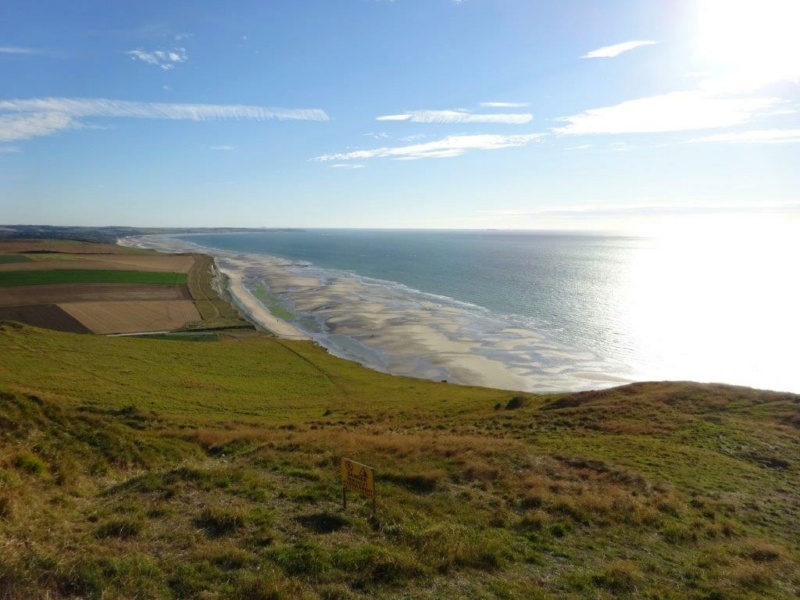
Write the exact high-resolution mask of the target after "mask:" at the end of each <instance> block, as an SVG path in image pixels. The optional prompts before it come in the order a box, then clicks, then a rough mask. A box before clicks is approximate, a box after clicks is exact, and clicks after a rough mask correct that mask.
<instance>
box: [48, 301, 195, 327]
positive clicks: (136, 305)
mask: <svg viewBox="0 0 800 600" xmlns="http://www.w3.org/2000/svg"><path fill="white" fill-rule="evenodd" d="M59 306H60V307H61V308H63V309H64V310H65V311H66V312H67V313H68V314H70V315H72V316H73V317H75V318H76V319H77V320H78V321H80V322H81V323H83V324H84V325H85V326H86V327H88V328H89V329H90V330H91V331H92V332H94V333H135V332H138V331H169V330H173V329H178V328H180V327H182V326H183V325H185V324H186V323H189V322H192V321H199V320H200V313H198V312H197V308H195V305H194V303H193V302H192V301H191V300H170V301H165V302H159V301H123V302H73V303H62V304H59Z"/></svg>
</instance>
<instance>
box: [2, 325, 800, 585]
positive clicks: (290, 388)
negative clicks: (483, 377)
mask: <svg viewBox="0 0 800 600" xmlns="http://www.w3.org/2000/svg"><path fill="white" fill-rule="evenodd" d="M220 339H221V340H222V341H217V342H214V341H211V342H206V343H194V342H187V341H169V340H159V339H144V338H115V337H104V336H78V335H72V334H62V333H57V332H49V331H44V330H38V329H35V328H30V327H25V326H19V325H11V324H0V347H2V348H3V360H2V361H0V427H2V431H3V435H2V437H0V509H2V510H1V512H0V514H1V515H2V516H0V519H2V520H1V521H0V584H1V587H2V589H3V591H4V600H21V599H23V598H31V597H38V598H54V599H61V598H75V599H77V598H105V599H119V600H121V599H123V598H124V599H127V598H154V599H173V598H174V599H178V598H220V599H231V600H232V599H241V598H290V599H295V598H300V599H309V600H311V599H329V598H344V599H349V600H354V599H359V598H389V599H398V600H399V599H408V598H422V599H430V600H433V599H438V598H455V599H467V598H469V599H472V598H505V599H512V600H513V599H520V600H521V599H525V600H528V599H531V598H533V599H550V598H552V599H561V598H567V599H570V598H572V599H579V598H598V599H608V600H610V599H612V598H662V599H695V600H701V599H704V600H707V599H709V598H726V599H727V598H731V599H734V600H750V599H752V600H756V599H762V598H776V599H784V598H785V599H789V598H796V597H797V596H798V593H800V576H798V573H800V548H799V547H798V542H797V541H798V539H800V441H798V436H797V428H798V427H799V426H800V396H797V395H793V394H786V393H776V392H764V391H757V390H750V389H746V388H737V387H731V386H722V385H700V384H693V383H680V382H673V383H665V382H662V383H639V384H633V385H628V386H625V387H621V388H615V389H610V390H604V391H602V392H585V393H578V394H551V395H547V396H537V395H533V394H514V393H511V392H503V391H499V390H491V389H485V388H468V387H461V386H456V385H452V384H444V383H435V382H430V381H419V380H413V379H408V378H402V377H392V376H389V375H385V374H382V373H378V372H374V371H369V370H367V369H364V368H362V367H360V366H359V365H357V364H355V363H352V362H347V361H343V360H340V359H337V358H336V357H333V356H331V355H329V354H327V353H326V352H324V351H323V350H322V349H320V348H318V347H315V346H314V345H313V344H312V343H310V342H286V341H282V340H278V339H275V338H270V337H267V336H263V335H259V334H256V333H254V332H243V333H236V334H235V337H234V336H231V337H229V336H228V335H227V334H225V335H221V336H220ZM39 357H46V358H39ZM341 456H347V457H349V458H352V459H354V460H357V461H359V462H363V463H365V464H368V465H370V466H373V467H374V468H375V469H376V485H377V490H378V497H377V510H376V513H375V514H374V515H373V514H372V512H371V502H370V501H368V500H367V499H363V498H360V497H358V496H356V495H355V494H352V493H351V494H350V495H349V498H348V506H347V509H343V508H342V504H341V487H340V483H339V477H340V475H339V459H340V457H341Z"/></svg>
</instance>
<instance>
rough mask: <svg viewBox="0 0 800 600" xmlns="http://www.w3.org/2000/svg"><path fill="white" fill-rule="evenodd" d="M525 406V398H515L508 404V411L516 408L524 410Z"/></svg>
mask: <svg viewBox="0 0 800 600" xmlns="http://www.w3.org/2000/svg"><path fill="white" fill-rule="evenodd" d="M524 404H525V398H523V397H522V396H514V397H513V398H511V400H509V401H508V403H507V404H506V410H514V409H516V408H522V407H523V406H524Z"/></svg>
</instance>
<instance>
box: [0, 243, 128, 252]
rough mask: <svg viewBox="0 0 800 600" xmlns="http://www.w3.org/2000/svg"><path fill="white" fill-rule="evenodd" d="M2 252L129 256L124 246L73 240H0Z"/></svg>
mask: <svg viewBox="0 0 800 600" xmlns="http://www.w3.org/2000/svg"><path fill="white" fill-rule="evenodd" d="M0 252H68V253H70V254H129V253H130V252H131V250H130V249H129V248H125V247H124V246H112V245H111V244H91V243H89V242H77V241H72V240H0Z"/></svg>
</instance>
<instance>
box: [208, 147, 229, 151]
mask: <svg viewBox="0 0 800 600" xmlns="http://www.w3.org/2000/svg"><path fill="white" fill-rule="evenodd" d="M208 148H209V150H226V151H230V150H236V148H234V147H233V146H209V147H208Z"/></svg>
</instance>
